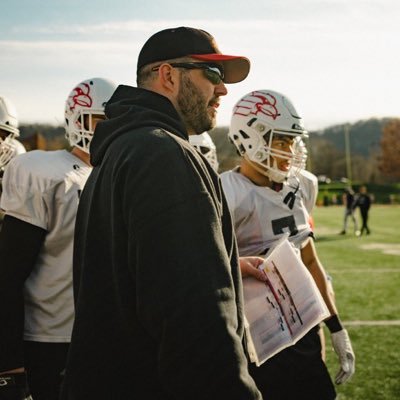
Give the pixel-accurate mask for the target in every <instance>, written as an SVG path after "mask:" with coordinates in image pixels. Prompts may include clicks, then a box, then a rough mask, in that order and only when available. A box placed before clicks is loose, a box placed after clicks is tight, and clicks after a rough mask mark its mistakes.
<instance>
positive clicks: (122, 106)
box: [90, 85, 188, 166]
mask: <svg viewBox="0 0 400 400" xmlns="http://www.w3.org/2000/svg"><path fill="white" fill-rule="evenodd" d="M105 114H106V117H107V118H108V119H107V120H105V121H101V122H99V123H98V124H97V126H96V130H95V134H94V136H93V139H92V141H91V143H90V162H91V164H92V165H93V166H96V165H99V164H100V163H101V161H102V159H103V157H104V154H105V152H106V150H107V149H108V147H109V145H110V143H111V142H112V141H114V140H115V139H116V138H117V137H119V136H120V135H123V134H125V133H131V134H134V132H132V131H133V130H135V129H137V128H141V127H156V128H161V129H165V130H166V131H168V132H170V133H172V134H174V135H177V136H179V137H181V138H183V139H186V140H188V134H187V131H186V128H185V127H184V125H183V123H182V121H181V119H180V117H179V114H178V113H177V111H176V109H175V107H174V106H173V105H172V103H171V102H170V100H169V99H168V98H166V97H165V96H162V95H160V94H158V93H156V92H153V91H150V90H146V89H140V88H134V87H131V86H125V85H120V86H118V88H117V90H116V91H115V92H114V94H113V95H112V97H111V99H110V100H109V101H108V102H107V105H106V108H105Z"/></svg>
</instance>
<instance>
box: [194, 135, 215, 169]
mask: <svg viewBox="0 0 400 400" xmlns="http://www.w3.org/2000/svg"><path fill="white" fill-rule="evenodd" d="M189 142H190V144H191V145H192V146H193V147H194V148H195V149H196V150H197V151H198V152H199V153H201V154H203V156H204V157H205V158H206V159H207V161H208V162H209V163H210V165H211V166H212V167H213V168H214V170H215V171H216V172H218V167H219V163H218V158H217V148H216V147H215V144H214V142H213V140H212V139H211V136H210V135H209V134H208V133H207V132H203V133H202V134H201V135H189Z"/></svg>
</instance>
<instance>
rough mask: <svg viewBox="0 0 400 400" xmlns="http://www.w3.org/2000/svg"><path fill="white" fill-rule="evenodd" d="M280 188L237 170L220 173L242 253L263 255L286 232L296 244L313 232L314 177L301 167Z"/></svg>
mask: <svg viewBox="0 0 400 400" xmlns="http://www.w3.org/2000/svg"><path fill="white" fill-rule="evenodd" d="M302 172H303V173H302V175H301V176H300V177H299V179H296V178H291V179H290V180H289V181H288V182H285V183H284V184H283V187H282V190H280V191H279V192H276V191H274V190H273V189H270V188H269V187H262V186H257V185H255V184H254V183H252V182H251V181H250V180H249V179H248V178H246V177H245V176H244V175H242V174H241V173H239V172H237V171H236V170H233V171H228V172H224V173H223V174H221V181H222V186H223V189H224V193H225V196H226V198H227V201H228V205H229V210H230V212H231V214H232V218H233V223H234V227H235V234H236V238H237V242H238V246H239V254H240V255H241V256H257V255H265V253H266V252H267V251H268V250H269V249H270V248H271V247H272V246H273V245H274V244H275V242H276V241H277V240H279V239H280V238H281V237H282V236H283V235H284V234H285V233H290V236H289V240H290V241H291V242H292V243H293V244H294V245H295V246H296V247H298V248H300V247H301V245H302V243H303V242H304V241H305V240H306V239H307V238H308V237H309V236H310V235H311V234H312V230H311V227H310V223H309V218H310V213H311V211H312V208H313V207H314V204H315V201H316V196H317V192H318V186H317V185H318V183H317V178H316V177H315V176H314V175H313V174H311V173H309V172H307V171H302Z"/></svg>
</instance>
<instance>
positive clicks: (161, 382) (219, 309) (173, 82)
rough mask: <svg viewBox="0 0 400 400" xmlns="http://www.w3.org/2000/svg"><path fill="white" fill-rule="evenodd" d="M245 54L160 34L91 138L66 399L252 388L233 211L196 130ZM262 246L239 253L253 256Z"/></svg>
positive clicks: (219, 394) (234, 394)
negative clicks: (194, 137)
mask: <svg viewBox="0 0 400 400" xmlns="http://www.w3.org/2000/svg"><path fill="white" fill-rule="evenodd" d="M249 68H250V63H249V61H248V60H247V59H246V58H244V57H237V56H227V55H222V54H221V53H220V51H219V50H218V48H217V46H216V43H215V41H214V39H213V37H212V36H211V35H209V34H208V33H207V32H205V31H202V30H199V29H194V28H186V27H180V28H174V29H167V30H164V31H160V32H158V33H156V34H155V35H153V36H152V37H151V38H150V39H149V40H148V41H147V42H146V43H145V45H144V46H143V48H142V50H141V52H140V54H139V58H138V76H137V80H138V86H139V88H133V87H128V86H120V87H119V88H118V89H117V90H116V92H115V93H114V95H113V97H112V98H111V100H110V101H109V102H108V104H107V107H106V115H107V117H108V120H107V121H105V122H102V123H100V124H99V125H98V128H97V129H96V133H95V135H94V139H93V141H92V144H91V163H92V165H93V166H94V169H93V172H92V174H91V176H90V178H89V180H88V182H87V185H86V186H85V189H84V190H83V193H82V196H81V199H80V204H79V210H78V216H77V222H76V235H75V248H74V293H75V300H76V316H75V324H74V329H73V335H72V343H71V347H70V353H69V359H68V363H67V369H66V376H65V385H64V391H63V396H62V397H63V399H69V400H72V399H73V400H81V399H82V400H83V399H85V400H87V399H107V400H111V399H116V400H122V399H146V400H161V399H163V400H169V399H185V400H196V399H202V400H206V399H207V400H212V399H218V400H221V399H229V400H253V399H261V398H262V397H261V394H260V393H259V391H258V389H257V388H256V386H255V384H254V381H253V380H252V378H251V377H250V376H249V374H248V371H247V361H246V357H245V353H244V350H243V347H242V336H243V324H244V317H243V302H242V288H241V281H240V272H239V259H238V254H237V247H236V241H235V237H234V234H233V229H232V222H231V217H230V214H229V211H228V207H227V204H226V200H225V197H224V195H223V192H222V189H221V185H220V182H219V179H218V177H217V175H216V173H215V172H214V171H213V169H212V167H211V166H210V165H209V164H208V163H207V161H206V159H205V158H204V157H203V156H202V155H201V154H199V153H198V152H197V151H196V150H195V148H193V147H192V146H191V145H190V144H189V142H188V135H189V134H200V133H202V132H204V131H207V130H209V129H211V128H212V127H213V126H214V125H215V118H216V109H217V107H218V105H219V101H220V97H221V96H224V95H226V94H227V90H226V87H225V83H235V82H239V81H241V80H243V79H244V78H245V77H246V76H247V74H248V72H249ZM260 262H261V259H258V258H248V259H243V260H240V263H241V264H246V266H247V268H248V269H249V270H252V271H257V270H256V269H255V267H256V266H257V265H258V264H259V263H260Z"/></svg>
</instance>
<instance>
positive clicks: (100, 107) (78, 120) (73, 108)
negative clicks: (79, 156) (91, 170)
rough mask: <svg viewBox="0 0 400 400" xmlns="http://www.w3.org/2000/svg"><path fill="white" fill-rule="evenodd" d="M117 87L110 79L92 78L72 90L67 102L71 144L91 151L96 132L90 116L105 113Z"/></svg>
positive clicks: (67, 131) (66, 131)
mask: <svg viewBox="0 0 400 400" xmlns="http://www.w3.org/2000/svg"><path fill="white" fill-rule="evenodd" d="M116 88H117V85H116V84H115V83H114V82H112V81H110V80H108V79H104V78H92V79H87V80H85V81H83V82H81V83H79V84H78V85H76V86H75V88H74V89H73V90H72V91H71V93H70V94H69V96H68V98H67V101H66V102H65V137H66V138H67V139H68V141H69V144H70V145H71V146H75V147H79V148H80V149H82V150H83V151H84V152H86V153H89V145H90V141H91V140H92V137H93V132H94V128H93V126H92V118H90V117H91V116H92V115H94V114H97V115H104V107H105V105H106V103H107V101H108V100H109V99H110V97H111V96H112V94H113V93H114V91H115V89H116ZM86 115H87V116H88V118H87V119H86V121H85V116H86Z"/></svg>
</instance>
